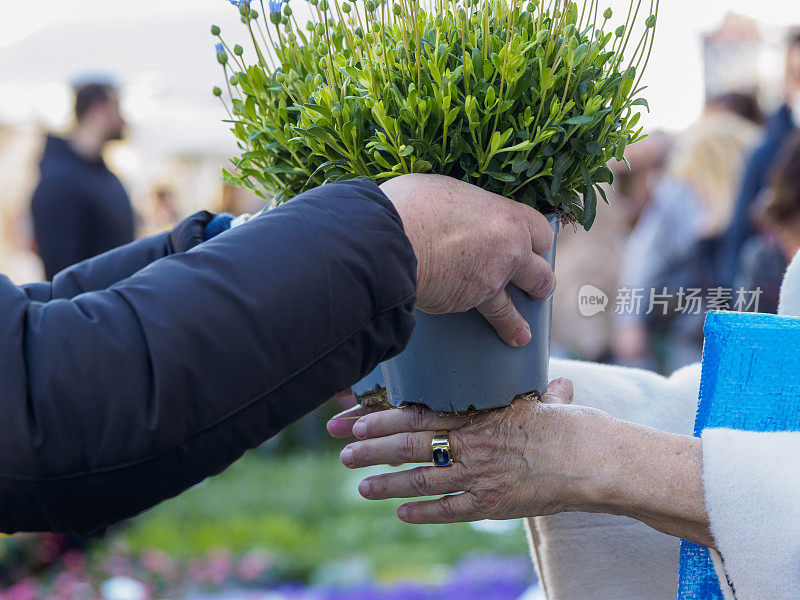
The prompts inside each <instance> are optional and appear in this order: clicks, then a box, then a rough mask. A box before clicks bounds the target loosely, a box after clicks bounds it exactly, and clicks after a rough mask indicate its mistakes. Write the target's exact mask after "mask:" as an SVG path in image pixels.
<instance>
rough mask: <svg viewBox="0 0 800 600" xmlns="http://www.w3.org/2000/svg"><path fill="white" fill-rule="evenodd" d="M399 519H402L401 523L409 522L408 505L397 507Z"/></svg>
mask: <svg viewBox="0 0 800 600" xmlns="http://www.w3.org/2000/svg"><path fill="white" fill-rule="evenodd" d="M397 518H398V519H400V520H401V521H406V520H408V505H407V504H401V505H400V506H398V507H397Z"/></svg>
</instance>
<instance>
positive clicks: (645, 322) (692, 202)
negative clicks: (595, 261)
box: [614, 97, 759, 373]
mask: <svg viewBox="0 0 800 600" xmlns="http://www.w3.org/2000/svg"><path fill="white" fill-rule="evenodd" d="M730 106H734V107H735V106H738V104H731V103H730V102H728V101H727V100H726V97H722V98H721V99H714V100H712V101H710V102H709V105H708V108H707V110H706V112H705V113H704V115H703V117H702V118H701V120H700V121H699V122H698V123H697V124H695V125H694V126H692V128H691V129H690V130H688V131H687V132H686V133H684V134H683V135H682V136H681V137H680V138H679V139H678V141H677V142H676V145H675V148H674V149H673V151H672V154H671V156H670V158H669V161H668V163H667V167H666V171H665V175H664V177H663V179H662V180H661V181H660V182H659V184H658V186H657V188H656V189H655V192H654V196H653V201H652V202H651V203H650V205H648V206H647V207H646V208H645V210H644V212H643V214H642V216H641V218H640V219H639V222H638V223H637V225H636V227H635V228H634V230H633V233H632V234H631V237H630V238H629V240H628V243H627V245H626V248H625V252H624V255H623V259H622V260H623V262H622V265H621V274H620V286H621V288H623V287H624V288H626V289H630V290H642V293H641V297H642V301H641V305H640V306H639V307H638V310H631V311H630V314H627V313H626V314H620V315H617V319H616V326H617V327H616V330H615V333H614V349H615V355H616V358H617V360H619V361H620V362H622V363H623V364H630V365H640V366H647V367H650V368H656V369H657V370H659V371H661V372H669V373H672V372H674V371H675V370H677V369H679V368H680V367H682V366H685V365H687V364H691V363H692V362H696V361H697V360H699V358H700V351H701V348H702V329H703V320H704V318H705V306H702V307H697V305H696V303H695V304H693V305H691V306H690V305H689V304H688V301H687V298H688V290H690V289H691V290H701V293H700V295H701V297H705V296H706V294H707V293H708V290H711V289H712V288H716V287H718V286H719V285H720V282H719V279H718V277H717V272H716V266H717V262H718V253H719V247H720V243H721V238H722V233H723V232H724V231H725V229H726V228H727V226H728V224H729V223H730V219H731V215H732V213H733V208H734V200H735V197H736V190H737V186H738V182H739V179H740V173H741V171H742V168H743V166H744V163H745V160H746V157H747V153H748V152H749V151H750V149H751V148H752V147H753V145H754V144H755V142H756V140H757V137H758V133H759V128H758V125H757V124H756V123H754V122H753V121H751V120H748V119H747V118H745V116H742V115H740V114H736V113H733V112H731V111H730V110H728V109H726V108H725V107H730ZM757 114H758V113H757V111H756V112H753V111H750V110H748V111H746V112H745V115H750V116H752V115H757ZM665 288H666V290H665ZM681 289H682V290H683V293H684V295H683V296H681ZM665 291H666V295H661V294H663V292H665ZM654 294H656V295H661V296H659V298H658V300H659V303H658V304H656V303H653V305H652V306H651V304H650V301H651V298H654V299H655V296H654ZM661 302H665V303H666V304H662V303H661ZM648 313H649V314H648Z"/></svg>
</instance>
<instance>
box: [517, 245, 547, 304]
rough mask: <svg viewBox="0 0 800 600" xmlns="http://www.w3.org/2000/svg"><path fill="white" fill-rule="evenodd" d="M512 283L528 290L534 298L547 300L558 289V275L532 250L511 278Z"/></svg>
mask: <svg viewBox="0 0 800 600" xmlns="http://www.w3.org/2000/svg"><path fill="white" fill-rule="evenodd" d="M511 283H513V284H514V285H515V286H517V287H518V288H519V289H521V290H522V291H523V292H527V294H528V296H530V297H531V299H532V300H547V299H548V298H549V297H550V296H552V295H553V292H554V291H555V289H556V276H555V275H554V274H553V269H552V267H551V266H550V264H549V263H548V262H547V261H546V260H545V259H544V258H542V257H541V256H539V255H538V254H534V253H533V252H531V253H530V254H528V256H527V257H526V258H525V261H524V262H523V264H522V265H521V266H520V267H519V269H518V270H517V272H516V273H515V274H514V277H512V278H511Z"/></svg>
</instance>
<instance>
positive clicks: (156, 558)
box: [140, 550, 176, 577]
mask: <svg viewBox="0 0 800 600" xmlns="http://www.w3.org/2000/svg"><path fill="white" fill-rule="evenodd" d="M140 562H141V563H142V566H143V567H144V568H145V569H146V570H148V571H151V572H153V573H157V574H158V575H162V576H164V577H167V576H169V575H172V574H173V572H174V571H175V569H176V563H175V560H174V559H172V558H171V557H170V556H169V555H167V554H166V553H164V552H162V551H161V550H147V551H146V552H145V553H144V554H142V557H141V559H140Z"/></svg>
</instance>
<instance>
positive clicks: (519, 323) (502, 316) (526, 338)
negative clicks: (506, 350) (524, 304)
mask: <svg viewBox="0 0 800 600" xmlns="http://www.w3.org/2000/svg"><path fill="white" fill-rule="evenodd" d="M478 311H479V312H480V313H481V314H482V315H483V316H484V317H485V318H486V320H487V321H489V324H490V325H491V326H492V327H494V330H495V331H496V332H497V335H499V336H500V338H501V339H502V340H503V341H504V342H505V343H506V344H508V345H509V346H513V347H515V348H519V347H520V346H524V345H526V344H527V343H528V342H530V341H531V327H530V325H528V322H527V321H526V320H525V319H524V318H523V317H522V315H521V314H519V311H518V310H517V308H516V307H515V306H514V303H513V302H511V297H510V296H509V295H508V292H507V291H505V290H500V292H499V293H498V294H497V295H495V296H494V297H492V298H490V299H489V300H487V301H486V302H484V303H483V304H480V305H479V306H478Z"/></svg>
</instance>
